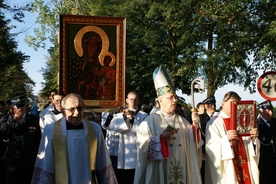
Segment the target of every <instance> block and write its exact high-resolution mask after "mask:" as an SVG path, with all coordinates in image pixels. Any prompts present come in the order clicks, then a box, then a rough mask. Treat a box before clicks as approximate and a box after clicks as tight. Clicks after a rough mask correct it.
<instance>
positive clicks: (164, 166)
mask: <svg viewBox="0 0 276 184" xmlns="http://www.w3.org/2000/svg"><path fill="white" fill-rule="evenodd" d="M153 81H154V85H155V89H156V93H157V96H158V104H159V106H160V110H159V111H157V112H155V113H153V114H150V115H149V116H148V117H147V118H146V119H145V120H144V121H142V123H141V124H140V126H139V127H138V129H137V141H138V143H137V150H138V154H137V164H136V171H135V178H134V184H171V183H182V184H201V175H200V167H201V161H202V159H201V149H200V148H201V146H200V145H201V144H202V143H200V140H201V139H200V132H199V129H198V123H199V116H198V114H197V113H196V112H194V113H192V121H193V125H191V124H190V123H189V122H188V121H187V120H186V119H185V118H184V117H182V116H179V115H177V114H176V113H175V109H176V106H177V100H178V97H177V96H176V93H175V88H174V85H173V82H172V79H171V76H170V74H169V72H168V71H167V70H166V69H164V68H163V67H162V66H160V67H158V68H156V69H155V71H154V72H153Z"/></svg>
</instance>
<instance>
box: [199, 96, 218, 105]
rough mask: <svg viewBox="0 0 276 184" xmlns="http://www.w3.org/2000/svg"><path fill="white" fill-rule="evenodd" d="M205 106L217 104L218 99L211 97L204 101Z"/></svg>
mask: <svg viewBox="0 0 276 184" xmlns="http://www.w3.org/2000/svg"><path fill="white" fill-rule="evenodd" d="M202 103H204V104H215V103H216V98H215V97H214V96H210V97H208V98H206V99H205V100H203V101H202Z"/></svg>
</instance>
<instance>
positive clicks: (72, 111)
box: [65, 106, 84, 113]
mask: <svg viewBox="0 0 276 184" xmlns="http://www.w3.org/2000/svg"><path fill="white" fill-rule="evenodd" d="M76 109H77V110H78V112H81V111H82V110H83V109H84V107H83V106H78V107H71V108H68V109H65V110H68V111H70V112H71V113H74V112H75V110H76Z"/></svg>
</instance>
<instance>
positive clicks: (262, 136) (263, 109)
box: [257, 100, 276, 184]
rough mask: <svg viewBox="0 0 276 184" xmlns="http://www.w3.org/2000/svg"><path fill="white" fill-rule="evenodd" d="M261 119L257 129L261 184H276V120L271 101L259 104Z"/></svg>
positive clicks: (259, 118)
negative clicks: (259, 144) (259, 145)
mask: <svg viewBox="0 0 276 184" xmlns="http://www.w3.org/2000/svg"><path fill="white" fill-rule="evenodd" d="M257 107H258V109H259V117H258V118H257V127H258V130H259V136H258V138H259V140H260V142H261V147H260V161H259V171H260V184H275V183H276V147H275V146H276V144H275V141H276V119H275V118H272V116H273V106H272V104H271V101H270V100H266V101H264V102H262V103H260V104H258V106H257Z"/></svg>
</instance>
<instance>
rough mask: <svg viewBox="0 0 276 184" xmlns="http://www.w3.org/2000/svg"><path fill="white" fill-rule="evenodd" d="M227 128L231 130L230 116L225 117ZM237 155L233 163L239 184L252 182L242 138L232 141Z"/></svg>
mask: <svg viewBox="0 0 276 184" xmlns="http://www.w3.org/2000/svg"><path fill="white" fill-rule="evenodd" d="M223 120H224V124H225V127H226V130H230V118H223ZM232 146H233V150H234V155H235V157H234V158H233V164H234V168H235V173H236V177H237V180H238V183H239V184H251V178H250V173H249V168H248V160H247V155H246V150H245V148H244V144H243V141H242V138H241V137H239V138H238V139H237V140H233V141H232Z"/></svg>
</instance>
